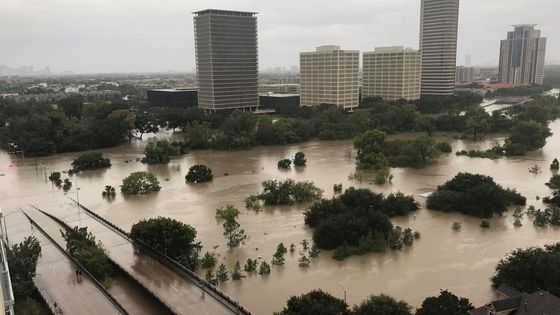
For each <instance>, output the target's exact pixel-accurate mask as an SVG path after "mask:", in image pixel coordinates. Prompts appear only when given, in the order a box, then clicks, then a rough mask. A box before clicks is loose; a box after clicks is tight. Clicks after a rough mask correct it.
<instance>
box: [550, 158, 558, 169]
mask: <svg viewBox="0 0 560 315" xmlns="http://www.w3.org/2000/svg"><path fill="white" fill-rule="evenodd" d="M550 169H551V170H553V171H557V170H558V169H560V162H558V159H554V160H553V161H552V163H551V164H550Z"/></svg>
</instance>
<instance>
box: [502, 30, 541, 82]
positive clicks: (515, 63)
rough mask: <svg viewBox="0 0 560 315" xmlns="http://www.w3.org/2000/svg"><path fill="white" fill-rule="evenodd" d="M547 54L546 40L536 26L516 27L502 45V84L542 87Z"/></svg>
mask: <svg viewBox="0 0 560 315" xmlns="http://www.w3.org/2000/svg"><path fill="white" fill-rule="evenodd" d="M545 52H546V38H545V37H541V31H540V30H536V29H535V25H533V24H523V25H514V30H513V32H508V34H507V39H504V40H502V41H501V43H500V68H499V77H500V82H503V83H513V84H539V85H542V84H543V81H544V57H545Z"/></svg>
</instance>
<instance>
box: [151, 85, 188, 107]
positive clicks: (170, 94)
mask: <svg viewBox="0 0 560 315" xmlns="http://www.w3.org/2000/svg"><path fill="white" fill-rule="evenodd" d="M146 94H147V99H148V103H150V105H152V106H157V107H195V106H198V90H197V89H196V88H188V89H155V90H148V91H147V92H146Z"/></svg>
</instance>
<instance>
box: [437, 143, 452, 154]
mask: <svg viewBox="0 0 560 315" xmlns="http://www.w3.org/2000/svg"><path fill="white" fill-rule="evenodd" d="M437 148H438V150H440V151H441V152H443V153H451V151H453V149H452V148H451V145H450V144H449V142H439V143H438V144H437Z"/></svg>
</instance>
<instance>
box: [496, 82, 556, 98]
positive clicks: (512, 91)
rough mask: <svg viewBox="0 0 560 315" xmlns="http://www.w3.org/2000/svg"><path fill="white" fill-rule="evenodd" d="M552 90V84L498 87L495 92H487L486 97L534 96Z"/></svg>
mask: <svg viewBox="0 0 560 315" xmlns="http://www.w3.org/2000/svg"><path fill="white" fill-rule="evenodd" d="M548 90H550V86H547V85H528V86H518V87H514V88H508V89H497V90H495V91H494V92H492V91H488V92H486V95H485V97H487V98H495V97H500V96H532V97H535V98H537V97H539V96H540V95H542V94H543V93H544V92H546V91H548Z"/></svg>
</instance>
